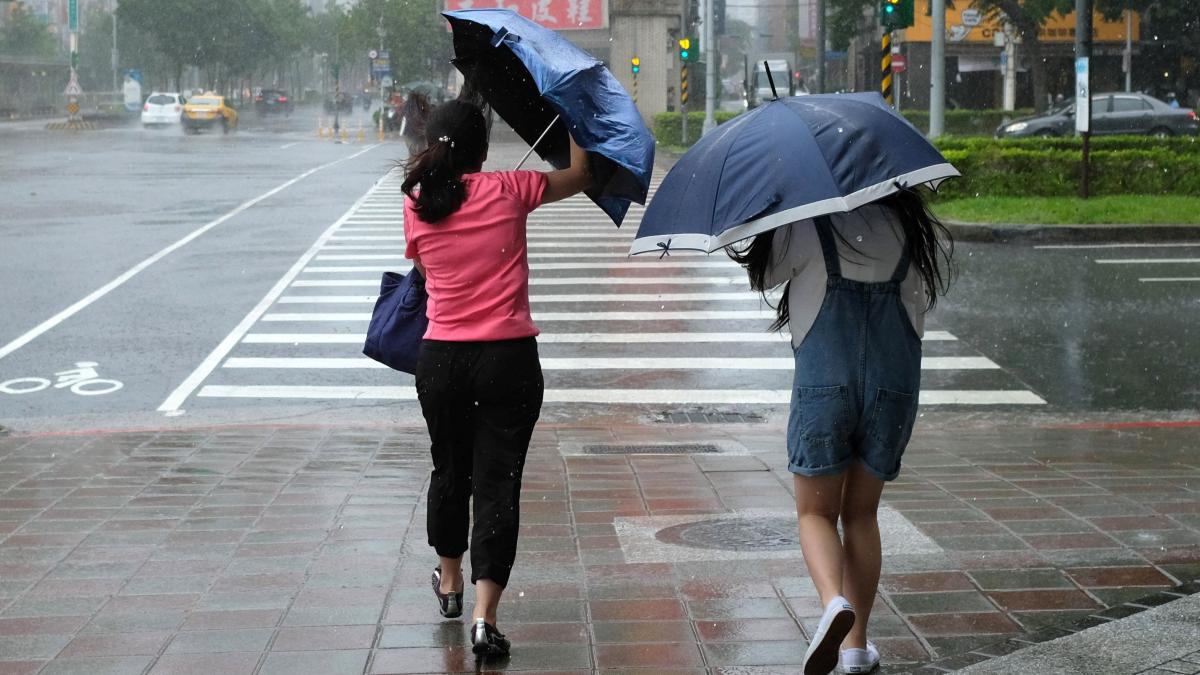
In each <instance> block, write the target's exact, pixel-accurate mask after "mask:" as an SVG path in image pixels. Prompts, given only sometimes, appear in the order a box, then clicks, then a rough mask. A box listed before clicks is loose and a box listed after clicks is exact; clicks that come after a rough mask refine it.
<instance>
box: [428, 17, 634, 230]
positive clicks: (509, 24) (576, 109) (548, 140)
mask: <svg viewBox="0 0 1200 675" xmlns="http://www.w3.org/2000/svg"><path fill="white" fill-rule="evenodd" d="M443 16H445V17H446V19H447V20H448V21H449V22H450V27H451V29H452V30H453V31H454V54H455V58H454V65H455V66H456V67H457V68H458V69H459V71H461V72H462V74H463V77H464V78H466V82H467V86H468V87H469V88H470V89H471V90H472V91H475V92H478V93H479V94H480V95H482V96H483V99H484V100H485V101H486V102H487V103H488V105H490V106H491V107H492V109H493V110H495V111H496V113H497V114H499V115H500V117H501V118H502V119H503V120H504V121H505V122H507V123H508V124H509V126H511V127H512V128H513V129H514V130H515V131H516V132H517V134H518V135H520V136H521V138H522V139H524V140H525V142H526V143H529V144H530V145H531V146H533V149H534V150H536V151H537V153H538V155H539V156H540V157H542V159H545V160H546V161H547V162H549V163H550V165H551V166H554V167H556V168H560V169H561V168H565V167H567V166H569V165H570V163H571V156H570V141H569V139H568V136H567V129H568V128H570V130H571V134H572V135H573V136H574V137H575V140H576V142H578V143H579V146H580V147H581V148H583V149H584V150H587V151H588V153H589V160H590V162H591V170H592V177H593V187H591V188H589V189H588V190H586V191H585V194H587V196H588V197H590V198H591V200H592V201H593V202H595V203H596V205H597V206H599V207H600V208H601V209H603V210H604V212H605V213H606V214H608V216H609V217H610V218H612V220H613V222H614V223H616V224H618V225H620V224H621V221H622V220H623V219H624V217H625V213H626V212H627V211H628V210H629V205H630V203H631V202H637V203H639V204H645V203H646V194H647V192H648V191H649V189H650V173H651V171H652V170H653V168H654V137H653V136H652V135H651V134H650V130H649V129H647V128H646V123H645V122H644V121H643V120H642V116H641V113H639V112H638V109H637V106H636V105H634V103H633V99H631V98H630V97H629V94H627V93H626V92H625V90H624V89H623V88H621V85H620V84H619V83H618V82H617V80H616V78H615V77H613V75H612V73H610V72H609V71H608V68H606V67H605V66H604V64H603V63H602V62H600V61H599V60H597V59H596V58H595V57H593V56H592V55H591V54H588V53H587V52H585V51H583V50H582V49H580V48H578V47H576V46H575V45H573V44H571V43H570V42H569V41H567V40H566V38H563V37H562V36H561V35H559V34H558V33H555V32H554V31H552V30H550V29H548V28H544V27H542V26H540V25H538V24H536V23H534V22H533V21H530V20H529V19H526V18H524V17H522V16H521V15H519V14H517V13H515V12H512V11H510V10H506V9H466V10H460V11H455V12H444V13H443Z"/></svg>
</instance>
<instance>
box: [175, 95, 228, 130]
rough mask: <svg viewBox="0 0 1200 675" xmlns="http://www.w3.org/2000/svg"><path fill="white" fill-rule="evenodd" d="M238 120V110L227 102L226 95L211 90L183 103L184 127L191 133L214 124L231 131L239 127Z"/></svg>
mask: <svg viewBox="0 0 1200 675" xmlns="http://www.w3.org/2000/svg"><path fill="white" fill-rule="evenodd" d="M237 120H238V115H237V111H236V110H234V109H233V108H231V107H230V106H229V105H228V104H226V103H225V97H224V96H220V95H218V94H214V93H213V92H211V91H209V92H205V93H203V94H199V95H197V96H193V97H192V98H190V99H188V101H187V103H185V104H183V118H182V121H183V129H184V131H187V132H189V133H199V132H200V130H201V129H208V128H210V127H213V126H220V127H221V131H224V132H225V133H229V132H230V131H233V130H234V129H236V128H237Z"/></svg>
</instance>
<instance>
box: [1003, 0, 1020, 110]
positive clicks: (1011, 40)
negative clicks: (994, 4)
mask: <svg viewBox="0 0 1200 675" xmlns="http://www.w3.org/2000/svg"><path fill="white" fill-rule="evenodd" d="M1016 33H1017V29H1016V27H1015V26H1013V25H1012V24H1011V23H1008V22H1007V21H1005V22H1004V52H1003V53H1002V54H1001V55H1000V57H1001V63H1002V65H1003V66H1004V102H1003V104H1002V106H1001V107H1003V108H1004V109H1005V110H1016V109H1017V35H1016Z"/></svg>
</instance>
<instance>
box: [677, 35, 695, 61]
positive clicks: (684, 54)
mask: <svg viewBox="0 0 1200 675" xmlns="http://www.w3.org/2000/svg"><path fill="white" fill-rule="evenodd" d="M692 53H693V52H692V39H691V38H686V37H685V38H680V39H679V60H680V61H691V60H692Z"/></svg>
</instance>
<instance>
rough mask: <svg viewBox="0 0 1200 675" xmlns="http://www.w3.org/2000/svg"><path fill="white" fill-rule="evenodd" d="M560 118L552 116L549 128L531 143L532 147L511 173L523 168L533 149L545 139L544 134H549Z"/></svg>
mask: <svg viewBox="0 0 1200 675" xmlns="http://www.w3.org/2000/svg"><path fill="white" fill-rule="evenodd" d="M560 117H562V115H555V116H554V119H553V120H551V121H550V126H548V127H546V130H545V131H543V132H542V135H541V136H538V138H537V140H536V141H534V142H533V145H531V146H529V152H527V153H525V156H524V157H522V158H521V161H519V162H517V168H515V169H513V171H520V170H521V167H523V166H525V160H527V159H529V156H530V155H532V154H533V151H534V149H535V148H537V146H538V143H541V142H542V139H543V138H545V137H546V134H548V133H550V130H551V129H553V128H554V125H555V124H558V118H560Z"/></svg>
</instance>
